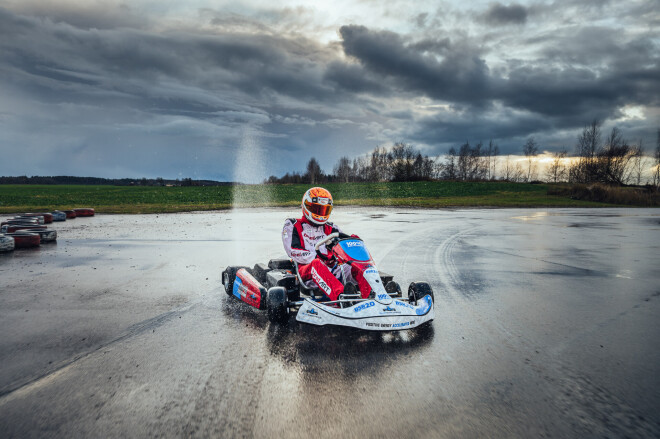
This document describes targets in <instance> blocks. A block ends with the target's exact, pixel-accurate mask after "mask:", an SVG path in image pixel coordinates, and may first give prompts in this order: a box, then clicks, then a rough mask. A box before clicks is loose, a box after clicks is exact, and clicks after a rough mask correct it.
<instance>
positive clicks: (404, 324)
mask: <svg viewBox="0 0 660 439" xmlns="http://www.w3.org/2000/svg"><path fill="white" fill-rule="evenodd" d="M414 324H415V321H414V320H411V321H409V322H402V323H372V322H367V323H365V326H368V327H370V328H405V327H407V326H412V325H414Z"/></svg>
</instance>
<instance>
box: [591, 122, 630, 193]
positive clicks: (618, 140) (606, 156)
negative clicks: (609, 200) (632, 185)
mask: <svg viewBox="0 0 660 439" xmlns="http://www.w3.org/2000/svg"><path fill="white" fill-rule="evenodd" d="M635 153H636V152H635V151H634V150H633V148H631V146H630V145H629V144H628V142H626V140H625V139H624V138H623V136H622V135H621V131H620V130H619V129H618V128H616V127H614V128H612V132H611V133H610V135H609V136H608V137H607V139H606V140H605V146H604V147H603V148H601V149H599V150H598V151H597V152H596V159H595V161H594V164H593V175H592V178H591V180H590V181H598V182H601V183H609V184H618V185H623V184H626V183H627V182H629V181H630V178H631V173H632V169H631V166H630V164H631V163H632V160H633V158H634V156H635Z"/></svg>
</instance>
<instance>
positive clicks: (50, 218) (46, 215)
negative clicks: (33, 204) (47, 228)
mask: <svg viewBox="0 0 660 439" xmlns="http://www.w3.org/2000/svg"><path fill="white" fill-rule="evenodd" d="M19 216H21V217H31V216H32V217H37V218H38V217H40V216H43V217H44V224H50V223H52V222H53V215H52V214H50V213H22V214H20V215H19Z"/></svg>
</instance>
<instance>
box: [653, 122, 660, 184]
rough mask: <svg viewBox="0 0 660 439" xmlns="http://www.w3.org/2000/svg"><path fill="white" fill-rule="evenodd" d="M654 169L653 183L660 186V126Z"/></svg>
mask: <svg viewBox="0 0 660 439" xmlns="http://www.w3.org/2000/svg"><path fill="white" fill-rule="evenodd" d="M653 158H654V162H655V163H654V171H653V184H654V185H655V186H656V187H659V186H660V128H658V137H657V140H656V146H655V155H654V157H653Z"/></svg>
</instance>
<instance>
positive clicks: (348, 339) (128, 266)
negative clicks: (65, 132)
mask: <svg viewBox="0 0 660 439" xmlns="http://www.w3.org/2000/svg"><path fill="white" fill-rule="evenodd" d="M295 214H297V211H296V210H293V211H290V210H288V211H287V210H280V209H271V210H266V211H264V210H262V209H260V210H242V211H237V212H216V213H195V214H174V215H158V216H156V215H145V216H123V215H113V216H110V215H105V216H104V215H101V216H97V217H94V218H79V219H75V220H70V221H67V222H66V223H59V224H55V225H54V228H56V229H57V230H58V232H59V241H58V243H57V244H54V245H43V246H42V247H41V249H39V250H23V251H15V252H13V253H11V254H3V255H0V333H1V334H2V336H1V337H0V363H1V364H2V368H1V370H0V432H2V433H1V436H2V437H180V436H200V437H208V436H216V437H333V438H335V437H392V438H394V437H484V436H488V437H541V436H544V437H658V436H660V341H659V340H660V268H659V267H660V210H658V209H634V210H633V209H600V210H586V209H582V210H571V209H556V210H545V209H539V210H458V211H430V210H402V209H399V210H378V211H375V210H374V209H356V208H337V209H336V213H335V214H334V219H335V221H336V222H337V223H338V224H340V225H341V226H343V227H344V229H345V230H346V231H349V232H353V233H358V234H359V235H360V236H361V237H362V238H363V239H364V240H365V241H366V243H367V245H368V247H369V248H370V250H371V252H372V254H373V256H374V258H375V259H376V262H377V264H378V265H379V268H381V269H382V270H384V271H387V272H390V273H392V274H394V275H395V278H397V280H399V281H400V282H401V284H402V285H403V286H404V288H405V287H406V286H407V284H408V283H409V282H410V281H412V280H427V281H429V282H430V283H431V285H432V286H433V288H434V290H435V296H436V302H437V303H436V320H435V321H434V322H433V323H432V325H431V326H430V327H427V328H425V329H420V330H414V331H409V332H401V333H389V334H384V335H383V334H374V333H364V332H358V331H353V330H342V329H333V328H316V327H311V326H305V325H298V324H295V322H292V324H291V325H289V327H287V328H281V327H275V326H272V325H270V324H269V323H268V321H267V319H266V318H265V316H264V315H262V314H260V313H259V312H258V311H256V310H253V309H250V308H249V307H247V306H246V305H244V304H241V303H239V302H237V301H236V300H234V299H233V298H230V297H228V296H227V295H226V294H225V293H224V291H223V290H221V288H220V285H219V283H220V271H221V268H224V266H226V265H228V264H253V263H255V262H259V261H266V260H268V259H269V258H273V257H279V256H280V255H281V254H282V251H281V242H280V238H279V233H280V230H281V224H282V222H283V220H284V218H285V217H287V216H293V215H295Z"/></svg>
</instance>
